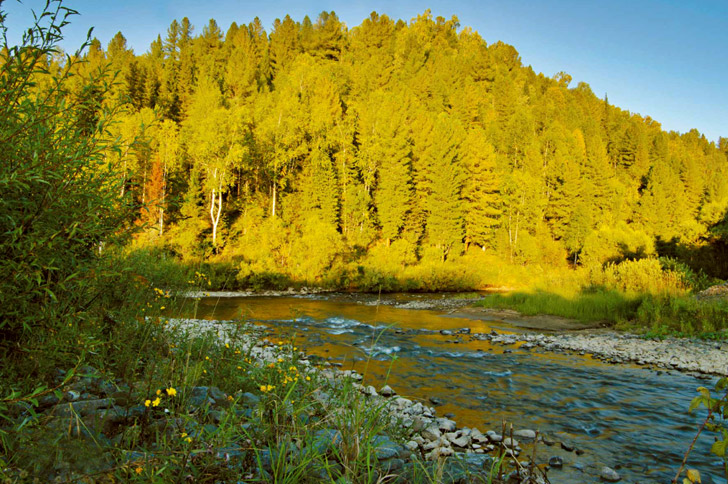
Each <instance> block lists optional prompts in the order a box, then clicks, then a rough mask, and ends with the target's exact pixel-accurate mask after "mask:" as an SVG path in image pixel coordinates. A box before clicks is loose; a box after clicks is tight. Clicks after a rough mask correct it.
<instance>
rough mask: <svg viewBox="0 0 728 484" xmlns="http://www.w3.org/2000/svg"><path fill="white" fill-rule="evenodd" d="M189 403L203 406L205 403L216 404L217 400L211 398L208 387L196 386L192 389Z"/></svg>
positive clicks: (194, 405)
mask: <svg viewBox="0 0 728 484" xmlns="http://www.w3.org/2000/svg"><path fill="white" fill-rule="evenodd" d="M187 403H188V404H189V405H190V406H191V407H201V406H203V405H205V404H208V405H215V400H214V399H212V398H210V395H209V388H208V387H194V388H192V390H191V391H190V396H189V398H188V400H187Z"/></svg>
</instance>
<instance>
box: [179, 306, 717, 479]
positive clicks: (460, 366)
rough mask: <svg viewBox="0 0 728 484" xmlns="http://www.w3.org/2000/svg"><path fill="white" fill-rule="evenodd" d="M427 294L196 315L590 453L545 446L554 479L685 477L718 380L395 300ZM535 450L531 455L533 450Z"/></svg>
mask: <svg viewBox="0 0 728 484" xmlns="http://www.w3.org/2000/svg"><path fill="white" fill-rule="evenodd" d="M417 297H418V296H407V295H399V296H388V297H386V298H383V301H380V302H381V303H382V304H376V303H377V298H376V297H374V298H371V297H368V296H356V295H355V296H352V295H341V294H340V295H326V296H321V295H317V296H302V297H282V296H278V297H240V298H203V299H202V300H200V301H199V302H197V303H196V304H194V306H195V307H194V309H190V307H189V304H188V305H187V310H186V311H185V312H186V313H187V314H188V315H190V316H195V317H198V318H202V319H220V320H230V319H245V320H247V321H251V322H258V323H262V324H264V325H266V326H267V327H268V328H269V330H270V331H271V333H273V334H275V335H276V337H280V338H286V339H289V340H290V339H292V338H295V341H296V344H297V346H299V347H300V348H302V349H304V350H305V351H306V352H307V353H308V354H311V355H317V356H321V357H324V358H329V359H330V360H331V361H332V362H334V363H340V364H341V365H342V368H343V369H352V368H353V369H356V370H357V371H359V372H360V373H362V374H364V375H365V382H367V383H369V384H372V385H374V386H375V387H377V388H380V387H381V386H383V385H384V384H385V383H387V384H389V385H390V386H392V387H393V388H394V389H395V390H396V391H397V392H398V393H399V394H400V395H402V396H406V397H408V398H412V399H419V400H422V401H425V402H427V401H428V399H429V398H430V397H436V398H438V399H440V400H441V401H442V402H443V404H442V405H440V406H438V407H437V413H438V415H440V416H442V415H445V414H448V413H451V414H454V417H452V418H453V419H454V420H456V421H457V423H458V426H467V427H471V428H472V427H477V428H478V429H479V430H481V431H483V432H485V431H486V430H495V431H497V432H498V433H500V431H501V428H502V422H503V421H504V420H505V421H507V422H512V423H513V425H514V427H515V428H528V429H533V430H539V431H540V432H541V433H545V434H547V435H550V436H551V437H553V438H554V439H555V440H556V441H566V442H569V443H571V444H573V445H574V446H575V447H576V448H577V449H581V450H583V451H584V453H583V454H582V455H576V453H574V452H566V451H564V450H562V449H561V448H560V447H559V445H558V444H557V445H554V446H550V447H548V446H545V445H543V444H541V445H539V446H537V448H536V453H537V460H538V461H541V462H543V461H547V460H548V459H549V458H550V457H552V456H560V457H562V459H563V461H564V467H563V468H562V469H553V470H551V471H550V472H549V478H550V480H551V482H554V483H561V482H564V483H584V482H598V481H599V479H598V477H597V476H598V473H599V470H600V469H601V466H602V465H608V466H610V467H612V468H615V469H617V470H618V472H619V473H620V474H621V475H622V477H623V479H622V482H639V483H644V482H661V483H666V482H670V480H671V479H672V478H673V477H674V475H675V472H676V470H677V468H678V467H679V464H680V461H681V460H682V457H683V454H684V452H685V450H686V449H687V447H688V445H689V444H690V442H691V441H692V439H693V437H694V435H695V432H696V429H697V427H698V425H699V421H700V416H701V414H699V413H696V415H688V414H687V407H688V405H689V403H690V400H691V399H692V398H693V397H694V396H695V395H696V390H695V389H696V388H697V387H698V386H707V387H709V388H711V387H712V385H713V383H714V381H713V380H709V381H706V380H700V379H697V378H695V377H692V376H689V375H685V374H681V373H678V372H666V371H654V370H648V369H644V368H639V367H636V366H630V365H607V364H604V363H601V362H599V361H597V360H594V359H592V358H590V357H589V355H583V356H580V355H575V354H568V355H567V354H553V353H538V352H533V351H525V350H520V349H518V348H517V346H514V347H510V348H507V347H502V346H497V345H491V344H490V343H489V342H487V341H470V338H469V337H468V336H467V335H456V336H452V335H447V336H446V335H442V334H440V333H439V331H441V330H452V331H457V330H459V329H462V328H470V330H471V331H472V332H473V333H478V332H489V331H491V330H492V329H495V330H496V331H500V332H518V331H522V330H519V329H516V328H513V327H509V325H508V324H507V323H501V322H484V321H479V320H472V319H461V318H456V317H449V316H448V315H447V314H446V312H445V311H434V310H413V309H401V308H397V307H394V306H393V305H392V303H401V302H402V301H407V300H410V299H413V298H417ZM429 297H431V296H429ZM193 313H194V314H193ZM711 443H712V439H711V438H710V437H709V436H708V435H704V436H702V437H701V439H700V440H699V441H698V443H697V445H696V449H695V450H694V451H693V453H692V454H691V457H690V459H689V461H688V463H689V466H690V467H693V468H697V469H699V470H700V471H701V474H702V477H703V483H711V482H714V483H723V484H725V482H726V481H725V479H724V478H722V477H721V475H722V474H721V467H720V464H721V463H720V460H719V459H717V458H716V457H715V456H712V455H711V454H710V453H709V447H710V444H711ZM526 450H527V452H528V453H529V455H530V453H531V452H532V449H531V448H527V449H526Z"/></svg>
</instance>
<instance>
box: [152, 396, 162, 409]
mask: <svg viewBox="0 0 728 484" xmlns="http://www.w3.org/2000/svg"><path fill="white" fill-rule="evenodd" d="M160 403H162V400H161V399H160V398H159V397H157V398H155V399H154V400H153V401H152V407H156V406H158V405H159V404H160Z"/></svg>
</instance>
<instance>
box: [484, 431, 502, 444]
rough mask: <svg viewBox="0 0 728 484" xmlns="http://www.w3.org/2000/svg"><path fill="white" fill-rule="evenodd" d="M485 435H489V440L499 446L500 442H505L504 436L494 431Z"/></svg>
mask: <svg viewBox="0 0 728 484" xmlns="http://www.w3.org/2000/svg"><path fill="white" fill-rule="evenodd" d="M485 435H487V436H488V440H490V441H491V442H493V443H494V444H497V443H499V442H503V436H502V435H500V434H497V433H495V432H494V431H492V430H488V431H487V432H486V433H485Z"/></svg>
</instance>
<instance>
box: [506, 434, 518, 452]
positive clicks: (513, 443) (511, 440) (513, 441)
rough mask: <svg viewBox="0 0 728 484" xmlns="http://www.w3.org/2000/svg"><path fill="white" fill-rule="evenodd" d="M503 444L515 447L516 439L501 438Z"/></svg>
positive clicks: (516, 444)
mask: <svg viewBox="0 0 728 484" xmlns="http://www.w3.org/2000/svg"><path fill="white" fill-rule="evenodd" d="M503 445H504V446H505V447H507V448H509V449H515V448H516V447H518V441H517V440H516V439H512V438H510V437H506V438H505V439H503Z"/></svg>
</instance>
